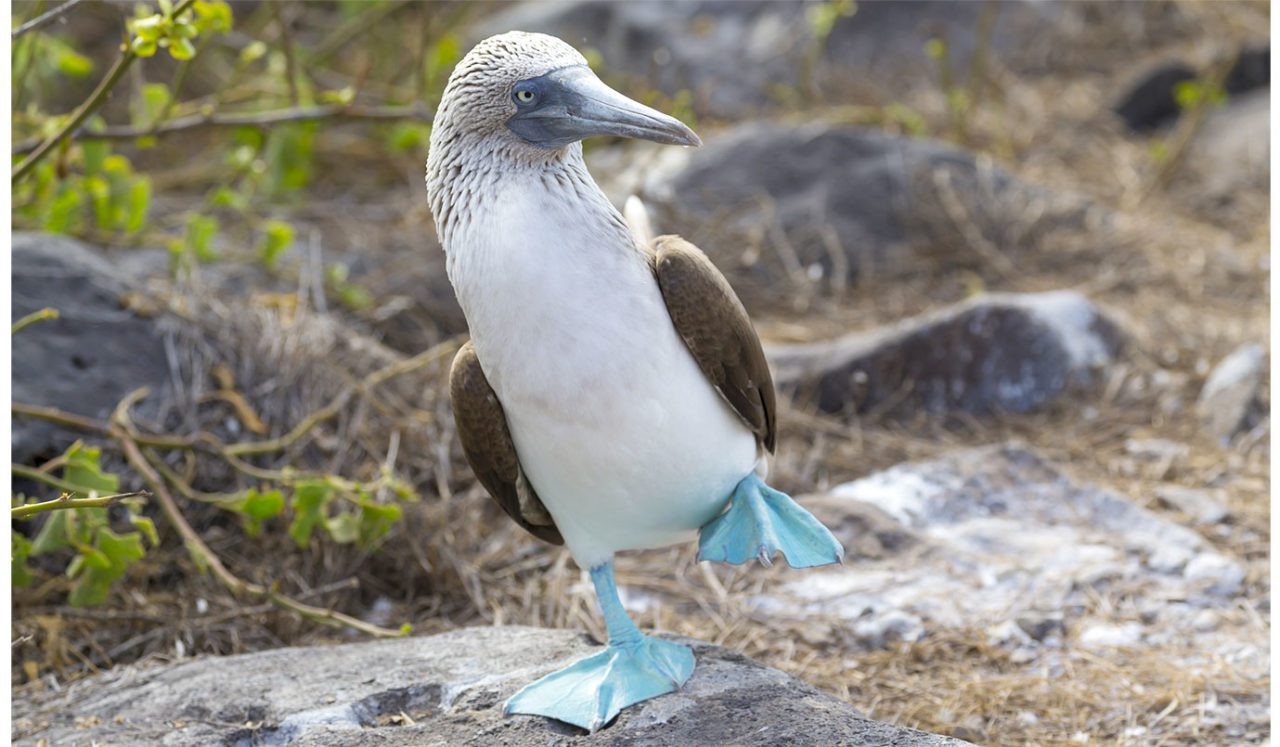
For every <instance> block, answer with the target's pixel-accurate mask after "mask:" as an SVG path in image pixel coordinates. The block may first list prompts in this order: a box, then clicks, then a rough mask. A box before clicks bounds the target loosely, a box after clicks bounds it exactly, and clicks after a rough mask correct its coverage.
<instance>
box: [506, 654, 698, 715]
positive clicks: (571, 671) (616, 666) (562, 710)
mask: <svg viewBox="0 0 1280 747" xmlns="http://www.w3.org/2000/svg"><path fill="white" fill-rule="evenodd" d="M693 663H694V661H693V651H692V650H691V649H690V648H689V647H688V646H681V645H680V644H678V643H672V642H670V641H664V640H660V639H657V638H649V637H647V636H643V637H641V638H640V639H639V640H638V641H629V642H627V643H622V644H610V645H609V647H608V648H606V649H605V650H604V651H601V652H600V653H598V654H593V655H591V656H588V657H587V658H585V659H581V660H579V661H576V662H574V663H573V664H570V665H569V666H567V667H565V668H564V669H561V670H560V671H558V672H552V673H551V674H548V675H547V676H546V677H543V678H542V679H540V680H538V681H536V682H533V683H531V684H529V685H526V686H525V687H524V688H522V689H521V690H520V691H519V692H517V693H516V694H515V695H512V696H511V698H510V699H508V700H507V702H506V705H504V706H503V709H502V710H503V713H507V714H512V713H526V714H530V715H535V716H547V717H549V718H553V719H556V720H558V721H564V722H566V723H570V724H573V725H574V726H578V727H581V728H583V729H586V730H587V731H590V732H594V731H596V730H597V729H599V728H600V727H602V726H604V725H605V724H607V723H609V722H610V721H612V720H613V717H614V716H617V715H618V713H619V712H621V711H622V709H623V708H626V707H627V706H630V705H634V704H635V703H639V702H640V701H642V700H648V699H649V698H656V697H657V696H659V695H664V694H666V693H669V692H674V691H676V690H677V689H679V687H680V686H681V685H683V684H684V683H685V681H686V680H688V679H689V675H691V674H693Z"/></svg>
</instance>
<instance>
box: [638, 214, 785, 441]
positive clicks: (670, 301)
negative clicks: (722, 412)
mask: <svg viewBox="0 0 1280 747" xmlns="http://www.w3.org/2000/svg"><path fill="white" fill-rule="evenodd" d="M653 249H654V253H653V267H654V275H655V276H656V277H657V279H658V287H659V288H660V289H661V290H662V298H663V299H664V300H665V301H666V303H667V312H668V313H670V314H671V321H672V323H674V324H675V327H676V333H677V334H679V335H680V339H681V340H683V341H684V344H685V346H686V347H687V348H689V352H690V353H692V354H693V358H694V360H695V361H697V362H698V367H699V368H701V369H702V372H703V373H704V374H706V377H707V379H709V380H710V381H711V384H712V385H713V386H715V388H716V390H717V391H719V392H720V394H721V396H723V397H724V398H725V400H726V401H727V402H728V403H729V405H730V406H731V407H733V410H734V412H736V413H738V417H740V418H742V422H744V423H745V424H746V425H747V427H749V428H750V429H751V431H752V432H753V433H755V436H756V443H758V444H760V445H762V446H763V447H764V448H765V449H766V450H767V451H768V452H769V453H773V450H774V447H775V446H776V444H777V430H776V419H777V400H776V395H775V394H774V391H773V376H772V375H771V374H770V373H769V364H768V362H767V361H766V360H765V357H764V350H763V349H762V348H761V347H760V338H759V337H757V336H756V331H755V329H754V328H753V327H752V326H751V319H750V317H748V316H747V310H746V308H745V307H743V305H742V302H741V301H740V300H738V296H737V294H736V293H734V292H733V288H732V287H731V286H730V285H729V281H727V280H725V278H724V275H722V274H720V271H719V270H717V269H716V266H715V265H713V264H712V263H711V260H709V259H707V256H706V255H705V254H703V253H702V251H701V250H699V249H698V248H697V247H696V246H694V245H693V244H690V243H689V242H687V241H685V240H684V239H682V238H680V237H679V236H659V237H658V238H657V239H655V240H654V242H653Z"/></svg>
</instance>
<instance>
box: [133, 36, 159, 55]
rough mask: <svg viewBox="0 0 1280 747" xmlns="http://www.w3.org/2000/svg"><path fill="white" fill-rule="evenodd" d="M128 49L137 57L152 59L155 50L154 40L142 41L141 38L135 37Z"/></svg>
mask: <svg viewBox="0 0 1280 747" xmlns="http://www.w3.org/2000/svg"><path fill="white" fill-rule="evenodd" d="M129 48H130V49H132V50H133V53H134V54H136V55H137V56H139V57H154V56H155V54H156V50H157V46H156V41H155V40H154V39H144V38H142V37H141V36H139V37H136V38H135V39H134V40H133V42H132V43H131V44H130V45H129Z"/></svg>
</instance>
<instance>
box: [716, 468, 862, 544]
mask: <svg viewBox="0 0 1280 747" xmlns="http://www.w3.org/2000/svg"><path fill="white" fill-rule="evenodd" d="M779 550H781V551H782V555H783V557H785V558H786V559H787V563H788V564H789V565H790V566H791V567H792V568H811V567H813V566H816V565H828V564H830V563H842V562H844V548H843V547H841V546H840V543H839V542H838V541H837V540H836V538H835V537H833V536H832V535H831V532H830V531H829V530H828V529H827V528H826V527H824V526H822V522H820V521H818V520H817V519H815V518H814V517H813V514H811V513H809V512H808V511H805V510H804V509H803V508H801V507H800V505H799V504H797V503H796V502H795V501H793V500H791V496H789V495H787V494H786V493H782V492H779V491H777V490H774V489H773V488H771V487H769V486H768V485H765V484H764V481H763V480H761V479H760V478H759V477H758V476H757V475H756V474H755V473H754V472H752V473H751V474H749V475H747V476H746V477H744V478H742V481H741V482H739V483H738V486H737V487H735V488H734V489H733V496H732V497H731V498H730V499H729V510H728V511H725V512H724V513H722V514H720V515H719V516H717V517H716V518H714V519H712V520H711V521H709V522H707V524H706V526H704V527H702V529H701V530H700V531H699V535H698V560H717V561H719V562H721V563H730V564H732V565H741V564H742V563H745V562H747V561H748V560H751V559H752V558H757V559H759V560H760V562H761V563H763V564H764V565H771V564H772V563H773V556H774V553H776V552H778V551H779Z"/></svg>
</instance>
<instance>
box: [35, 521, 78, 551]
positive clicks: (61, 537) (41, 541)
mask: <svg viewBox="0 0 1280 747" xmlns="http://www.w3.org/2000/svg"><path fill="white" fill-rule="evenodd" d="M74 516H75V512H74V511H54V512H53V513H51V514H49V518H47V519H45V520H44V524H43V525H42V526H41V527H40V531H39V532H37V533H36V538H35V540H34V541H33V542H32V544H31V554H32V555H43V554H45V553H47V552H53V551H55V550H61V549H62V548H64V547H70V546H71V535H72V531H73V527H72V526H71V524H72V523H73V522H74V521H75V519H74Z"/></svg>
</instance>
